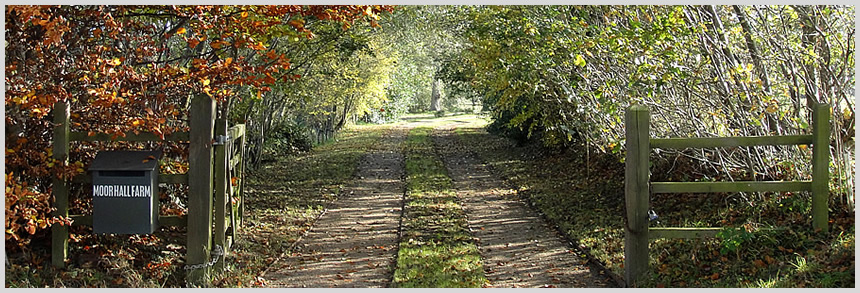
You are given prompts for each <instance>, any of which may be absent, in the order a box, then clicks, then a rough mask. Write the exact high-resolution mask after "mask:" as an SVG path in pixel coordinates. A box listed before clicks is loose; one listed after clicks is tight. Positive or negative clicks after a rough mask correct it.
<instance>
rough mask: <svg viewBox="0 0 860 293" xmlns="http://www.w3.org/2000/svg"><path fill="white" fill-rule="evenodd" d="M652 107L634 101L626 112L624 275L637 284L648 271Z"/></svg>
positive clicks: (628, 284) (632, 285) (628, 281)
mask: <svg viewBox="0 0 860 293" xmlns="http://www.w3.org/2000/svg"><path fill="white" fill-rule="evenodd" d="M648 115H649V113H648V108H646V107H644V106H641V105H634V106H631V107H629V108H628V109H627V112H626V113H625V124H626V125H625V126H626V134H625V135H626V136H627V137H626V140H627V155H626V157H625V176H624V178H625V181H624V195H625V198H626V203H627V225H626V227H625V236H624V278H625V280H626V283H627V286H628V287H635V286H636V282H637V281H639V279H641V278H642V277H643V276H645V274H646V273H648V260H649V256H648V206H649V197H650V192H649V188H648V181H649V180H650V178H649V176H650V175H649V173H648V172H649V168H648V167H649V162H648V159H649V154H650V152H651V148H650V145H649V139H650V137H649V133H648V130H649V125H648V123H649V116H648Z"/></svg>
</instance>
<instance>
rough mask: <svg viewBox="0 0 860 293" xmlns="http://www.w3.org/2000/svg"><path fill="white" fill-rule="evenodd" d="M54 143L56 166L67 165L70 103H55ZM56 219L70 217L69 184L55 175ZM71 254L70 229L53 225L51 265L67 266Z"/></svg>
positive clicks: (54, 212)
mask: <svg viewBox="0 0 860 293" xmlns="http://www.w3.org/2000/svg"><path fill="white" fill-rule="evenodd" d="M53 114H54V141H53V150H52V151H53V153H54V154H53V156H52V158H53V159H54V160H56V162H55V164H62V165H66V164H67V163H68V161H69V104H68V102H57V103H54V109H53ZM52 193H53V194H54V208H55V210H54V211H53V212H52V213H53V215H54V216H55V217H62V218H66V217H68V216H69V184H68V182H67V181H66V179H64V178H60V177H59V176H57V175H56V174H54V178H53V189H52ZM68 252H69V227H68V226H65V225H60V224H53V225H51V264H52V265H53V266H54V267H57V268H63V267H65V266H66V257H67V256H68Z"/></svg>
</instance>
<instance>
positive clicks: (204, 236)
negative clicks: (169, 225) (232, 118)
mask: <svg viewBox="0 0 860 293" xmlns="http://www.w3.org/2000/svg"><path fill="white" fill-rule="evenodd" d="M190 114H191V115H190V116H191V117H189V118H190V122H189V124H190V126H191V133H190V135H189V136H190V137H189V142H190V145H189V147H188V235H187V237H188V240H187V247H186V249H187V252H186V257H185V263H186V265H189V266H192V267H191V269H190V270H188V272H187V273H188V275H187V276H186V281H187V283H188V286H207V285H208V283H209V280H208V278H209V271H210V270H209V267H208V266H206V264H208V262H209V251H210V249H211V245H212V191H213V190H212V185H213V183H212V179H213V170H212V152H213V150H212V138H213V137H214V136H213V134H214V127H215V119H214V118H215V100H213V99H212V98H210V97H209V96H206V95H197V96H195V97H194V98H193V99H192V100H191V113H190ZM195 266H201V267H200V268H197V267H195Z"/></svg>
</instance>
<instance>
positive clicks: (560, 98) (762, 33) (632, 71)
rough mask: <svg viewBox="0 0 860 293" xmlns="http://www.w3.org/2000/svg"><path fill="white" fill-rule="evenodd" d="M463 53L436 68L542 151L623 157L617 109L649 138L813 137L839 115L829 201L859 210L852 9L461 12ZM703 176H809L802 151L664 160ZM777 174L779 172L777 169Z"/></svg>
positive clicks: (498, 125)
mask: <svg viewBox="0 0 860 293" xmlns="http://www.w3.org/2000/svg"><path fill="white" fill-rule="evenodd" d="M457 11H458V12H459V13H460V14H461V15H462V16H461V17H462V19H463V20H464V21H465V24H463V25H461V26H458V27H456V32H457V34H456V36H457V37H458V38H460V39H461V40H462V42H463V49H462V50H461V51H460V53H459V54H457V55H454V57H453V58H452V59H450V60H447V62H446V63H445V65H443V68H444V69H445V70H442V71H441V72H442V73H444V76H445V77H446V80H447V81H449V82H452V83H454V82H457V83H467V84H469V85H470V86H471V89H472V91H474V92H476V93H480V94H481V96H482V97H483V102H484V104H485V105H486V106H487V107H488V108H489V109H490V110H491V111H492V115H493V118H494V121H493V125H491V128H492V129H496V130H498V131H499V132H500V133H505V134H509V135H512V136H514V137H518V139H519V140H525V139H539V140H540V141H542V142H544V143H545V144H546V145H549V146H561V147H566V146H572V145H576V144H580V143H581V144H583V145H585V146H587V147H588V148H590V149H593V151H597V152H612V153H618V152H620V151H623V150H624V146H623V145H624V143H623V139H624V123H623V113H624V110H625V109H626V108H627V107H628V106H630V105H632V104H644V105H646V106H648V108H649V110H650V111H651V113H652V114H651V117H652V123H651V135H652V137H691V136H692V137H707V136H756V135H788V134H804V133H809V121H810V115H811V114H810V113H811V110H810V109H811V108H810V105H812V104H814V103H828V104H830V105H831V106H832V108H833V117H832V129H833V132H832V137H831V148H830V152H831V154H832V156H831V157H832V158H833V163H832V164H831V171H832V174H833V175H834V176H832V177H834V178H835V180H834V181H833V184H832V189H833V191H834V193H835V194H836V195H837V196H838V197H834V198H833V200H834V202H835V203H837V204H839V205H840V206H843V207H846V208H847V209H853V203H854V195H853V194H854V192H853V181H854V180H853V178H854V177H853V171H852V170H853V169H854V167H853V166H854V151H853V149H854V124H855V122H854V121H855V118H854V117H855V110H854V106H855V104H854V103H855V102H854V87H853V86H854V84H855V77H854V56H855V55H854V51H855V47H854V43H853V41H852V40H853V33H854V8H853V7H851V6H848V7H842V6H840V7H831V6H738V5H734V6H478V7H472V6H469V7H458V10H457ZM656 155H657V157H658V159H660V160H664V161H665V160H672V159H671V158H675V157H686V158H689V159H692V160H694V161H697V162H698V164H699V167H698V168H697V170H696V171H695V172H696V173H697V174H699V176H700V177H704V178H705V179H714V178H718V177H722V178H728V179H735V180H744V179H746V180H763V179H770V180H783V179H790V178H796V179H797V178H800V179H803V178H808V176H809V172H810V171H809V169H808V166H809V164H806V163H801V162H806V161H808V159H807V158H808V156H809V150H808V149H806V148H796V147H762V148H739V149H716V150H714V149H708V150H703V151H686V150H681V151H667V150H661V151H660V152H658V153H657V154H656ZM775 166H781V167H775Z"/></svg>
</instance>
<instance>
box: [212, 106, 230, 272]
mask: <svg viewBox="0 0 860 293" xmlns="http://www.w3.org/2000/svg"><path fill="white" fill-rule="evenodd" d="M215 137H216V140H218V137H227V119H218V120H215ZM227 160H228V156H227V141H221V142H219V144H218V145H216V146H215V245H219V246H221V248H222V251H223V253H224V256H226V255H227V247H228V246H229V245H228V244H227V236H226V234H225V232H226V231H227V225H226V221H227V198H228V196H227V184H228V180H227V170H228V168H229V166H227V164H228V162H227ZM223 268H224V257H220V258H218V262H216V263H215V270H216V271H220V270H221V269H223Z"/></svg>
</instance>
